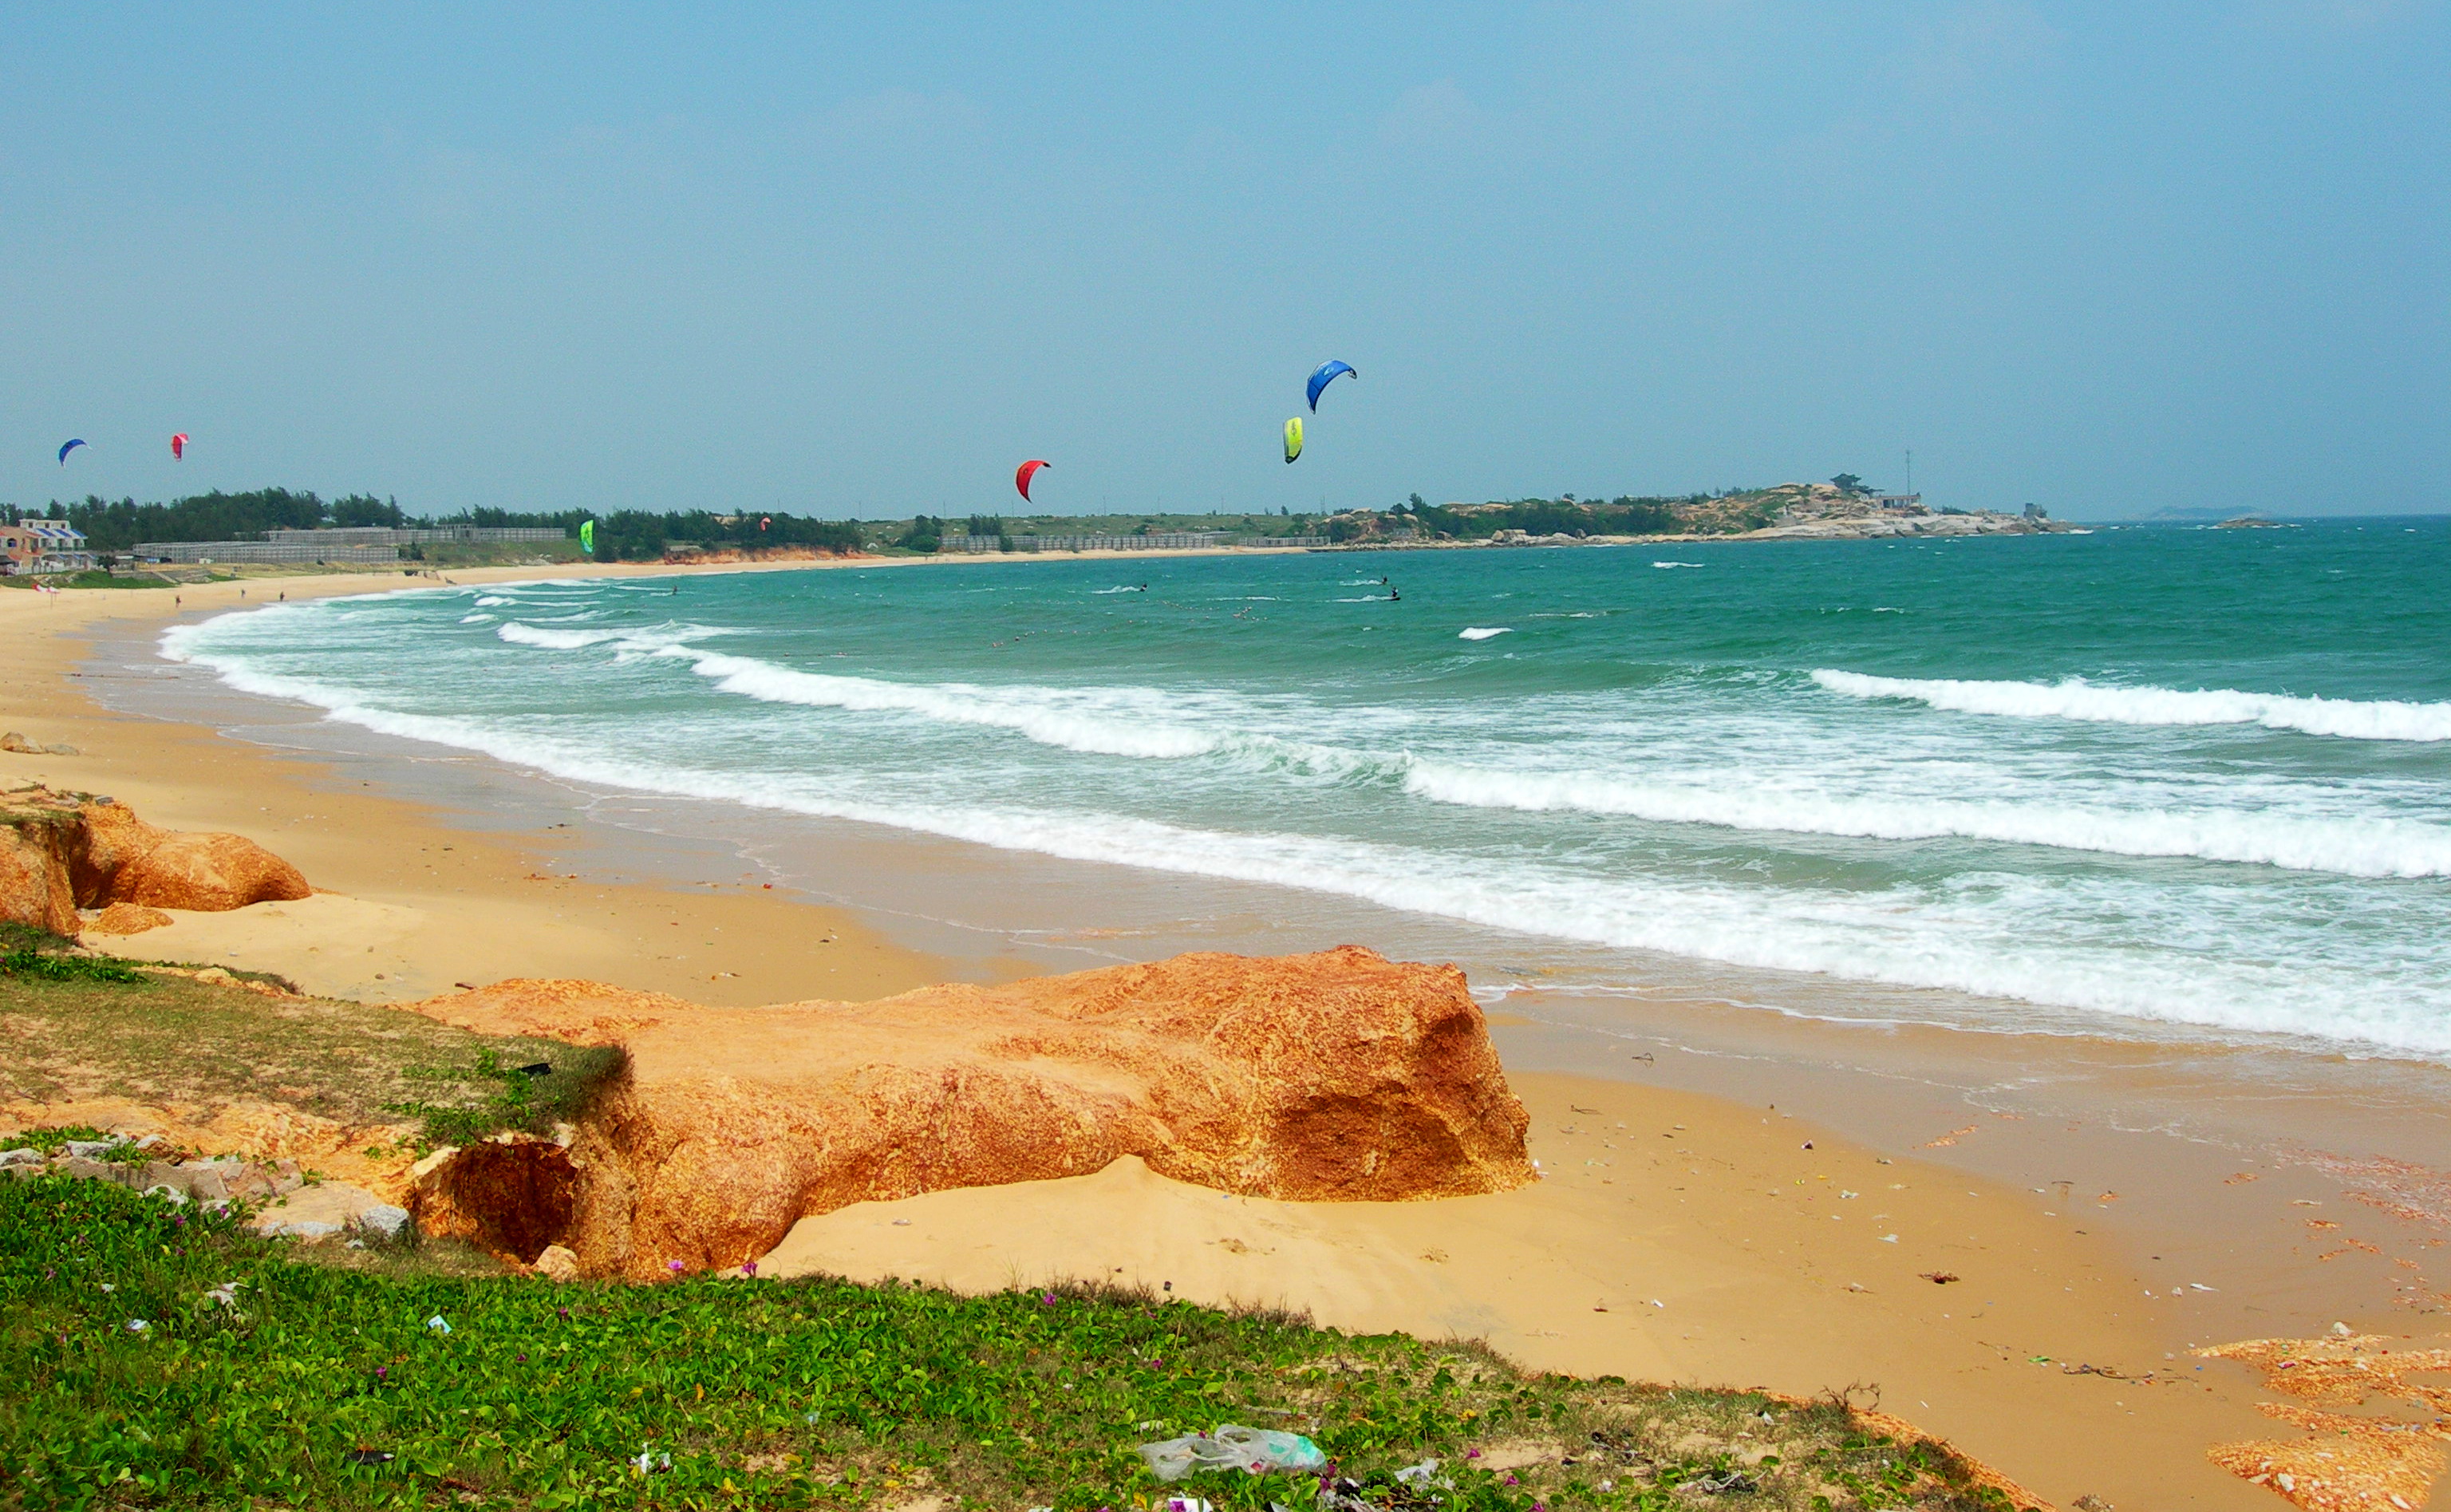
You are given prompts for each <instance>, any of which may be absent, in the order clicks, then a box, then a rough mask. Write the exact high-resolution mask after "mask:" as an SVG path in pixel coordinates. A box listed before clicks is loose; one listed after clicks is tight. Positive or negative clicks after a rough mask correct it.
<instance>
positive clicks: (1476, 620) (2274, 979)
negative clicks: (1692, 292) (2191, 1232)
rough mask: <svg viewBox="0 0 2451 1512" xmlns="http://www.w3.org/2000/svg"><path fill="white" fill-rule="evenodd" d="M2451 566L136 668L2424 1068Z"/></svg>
mask: <svg viewBox="0 0 2451 1512" xmlns="http://www.w3.org/2000/svg"><path fill="white" fill-rule="evenodd" d="M1382 576H1383V577H1385V578H1388V579H1392V584H1382V582H1381V580H1380V579H1382ZM2446 583H2451V521H2445V520H2417V521H2407V520H2351V521H2339V522H2327V523H2322V524H2315V525H2308V526H2305V527H2303V528H2294V529H2284V530H2267V531H2213V530H2176V529H2127V530H2099V531H2096V532H2094V533H2092V534H2089V535H2079V536H2059V537H2048V538H2020V539H2010V540H1965V541H1928V542H1913V541H1906V542H1895V543H1891V542H1877V541H1863V542H1829V543H1794V544H1776V545H1763V544H1734V543H1731V544H1723V545H1691V544H1681V545H1676V546H1673V547H1659V546H1650V547H1642V546H1637V547H1607V548H1585V549H1570V550H1522V551H1468V552H1403V553H1371V554H1349V555H1348V554H1325V555H1304V556H1291V557H1265V558H1239V557H1223V556H1221V557H1194V558H1177V559H1167V560H1127V561H1114V560H1098V561H1079V560H1033V561H1026V562H1025V561H1012V562H1004V561H983V562H972V563H967V564H948V565H942V566H926V567H917V568H913V567H893V568H852V569H843V570H835V571H824V572H799V573H757V574H738V575H733V576H716V577H692V578H688V579H625V580H621V581H606V580H589V581H578V580H567V581H558V582H539V583H533V584H526V585H520V586H516V587H501V586H495V587H486V588H441V589H437V588H424V589H417V590H411V591H405V592H402V593H397V594H391V595H386V596H383V597H381V598H370V599H335V600H324V601H321V602H316V603H301V604H292V605H284V606H279V607H269V608H263V609H257V610H252V611H247V612H243V613H237V614H229V615H224V616H221V617H219V618H217V619H210V620H207V621H205V622H203V623H200V624H193V625H186V626H181V627H179V628H177V629H174V630H172V631H171V632H169V633H168V634H167V636H166V637H165V639H164V642H163V650H164V652H165V654H166V655H168V656H170V657H171V658H176V659H181V660H186V661H190V662H193V663H197V664H201V665H203V666H206V667H209V668H210V669H212V670H213V671H214V672H215V673H217V674H218V675H219V676H220V677H222V678H223V679H224V680H225V681H226V682H228V683H229V684H231V685H232V686H234V687H236V688H238V689H240V690H243V691H245V692H248V693H253V694H258V695H265V696H269V697H278V698H285V699H294V700H298V701H301V702H304V703H305V704H308V705H311V706H314V707H317V708H320V709H322V710H324V711H326V712H327V716H328V717H330V718H332V719H336V720H342V721H346V722H348V723H351V724H354V725H358V726H362V727H363V728H364V729H366V730H370V731H374V732H378V733H380V734H382V735H386V736H399V737H404V738H406V739H408V740H412V741H423V742H435V743H439V744H441V745H445V746H450V747H455V748H460V749H463V750H470V751H477V752H481V753H485V754H487V755H489V756H494V757H496V758H499V759H500V760H503V761H507V762H511V763H516V764H518V765H520V766H523V767H526V768H530V769H533V770H537V771H539V772H543V773H548V774H551V775H554V776H558V777H560V778H564V779H568V780H572V781H577V782H580V783H586V784H593V785H598V786H602V787H608V788H614V789H626V790H631V791H636V792H643V793H653V794H664V795H691V796H696V797H699V798H705V799H712V800H716V801H719V802H724V803H729V804H737V805H743V806H747V807H748V808H752V809H759V810H768V811H785V812H789V813H794V814H799V815H814V816H817V817H820V818H838V819H853V820H859V821H864V822H867V823H872V824H880V825H886V826H891V827H895V828H899V829H902V830H907V831H913V832H920V833H924V834H928V835H938V836H947V837H951V838H954V839H959V840H964V841H971V842H975V843H978V844H983V845H989V846H995V847H1000V848H1003V849H1006V850H1010V851H1019V852H1034V853H1040V854H1046V855H1051V856H1059V857H1065V858H1068V859H1069V860H1072V861H1082V862H1110V863H1116V864H1120V865H1124V866H1129V867H1136V868H1151V869H1157V870H1160V871H1166V872H1173V873H1179V874H1190V875H1195V876H1208V877H1221V878H1232V879H1236V880H1238V881H1241V882H1245V883H1259V884H1265V885H1268V886H1272V887H1276V888H1281V889H1284V890H1285V892H1284V907H1285V908H1286V909H1287V910H1289V911H1298V910H1301V909H1303V908H1305V907H1308V906H1313V905H1317V906H1326V904H1327V900H1330V899H1337V898H1342V899H1360V900H1366V901H1367V902H1369V903H1373V904H1377V905H1381V906H1383V907H1388V908H1395V909H1399V910H1404V911H1407V912H1409V913H1413V914H1416V915H1419V916H1421V917H1422V918H1425V919H1428V920H1438V919H1446V920H1454V921H1459V922H1461V923H1468V924H1469V925H1471V926H1473V927H1474V928H1475V929H1476V930H1477V931H1484V932H1497V933H1499V934H1500V935H1501V936H1503V937H1507V938H1510V939H1513V940H1515V941H1517V942H1518V949H1517V953H1518V954H1519V955H1521V956H1524V957H1526V958H1533V959H1537V958H1539V954H1540V952H1542V951H1544V950H1549V951H1553V952H1559V954H1560V958H1564V957H1565V956H1566V955H1569V954H1570V955H1571V958H1572V959H1573V961H1574V962H1575V969H1576V971H1577V972H1578V973H1579V974H1580V975H1581V976H1582V977H1584V978H1586V979H1589V980H1590V981H1591V982H1592V984H1593V985H1595V986H1598V987H1600V988H1603V989H1605V988H1606V987H1607V985H1608V982H1609V979H1610V977H1611V974H1612V972H1614V973H1616V975H1617V976H1618V978H1619V979H1621V980H1622V981H1624V982H1627V983H1633V982H1637V981H1638V980H1639V979H1640V978H1641V976H1642V973H1643V972H1644V971H1645V970H1646V965H1645V963H1646V962H1656V961H1657V959H1658V957H1659V956H1660V955H1661V954H1663V953H1664V954H1667V955H1674V956H1687V957H1693V958H1696V959H1697V960H1701V961H1708V962H1716V963H1723V964H1724V965H1726V966H1729V967H1733V968H1743V969H1749V970H1754V971H1760V972H1801V973H1821V974H1822V975H1824V976H1825V977H1833V978H1840V979H1844V980H1846V981H1848V982H1851V983H1858V984H1886V985H1887V986H1890V987H1893V988H1896V989H1900V990H1925V989H1937V990H1942V991H1943V992H1947V993H1950V994H1953V995H1955V996H1956V997H1958V998H1961V999H1963V1000H1966V1001H1970V1002H1978V1003H1980V1004H1981V1005H1983V1011H1984V1012H1985V1013H1987V1014H1988V1015H1990V1022H1993V1023H1995V1024H2003V1023H2005V1024H2008V1025H2010V1026H2013V1025H2015V1024H2017V1023H2018V1022H2020V1020H2021V1017H2025V1018H2030V1019H2031V1020H2032V1021H2033V1022H2035V1023H2037V1024H2042V1023H2046V1022H2048V1023H2049V1024H2050V1025H2052V1026H2054V1027H2058V1028H2066V1027H2068V1026H2069V1025H2070V1024H2076V1025H2079V1026H2094V1027H2099V1028H2100V1029H2103V1030H2105V1031H2112V1032H2124V1033H2138V1032H2145V1033H2149V1032H2152V1031H2153V1027H2154V1026H2181V1025H2184V1026H2192V1027H2193V1031H2195V1032H2203V1031H2211V1032H2213V1033H2215V1034H2233V1035H2237V1036H2240V1037H2255V1038H2257V1039H2259V1040H2261V1039H2262V1038H2263V1037H2264V1036H2268V1035H2274V1034H2279V1035H2286V1036H2295V1037H2298V1038H2300V1039H2303V1040H2304V1041H2305V1042H2307V1043H2308V1045H2309V1047H2310V1048H2313V1049H2319V1050H2343V1049H2344V1050H2348V1051H2353V1052H2361V1053H2364V1052H2377V1051H2380V1052H2385V1053H2397V1054H2402V1055H2411V1056H2416V1057H2420V1058H2423V1059H2429V1060H2438V1061H2440V1060H2451V605H2446V602H2445V596H2444V593H2443V587H2444V585H2445V584H2446ZM676 589H677V591H675V590H676ZM1306 898H1307V899H1309V900H1312V901H1311V902H1310V903H1306V902H1305V901H1304V900H1305V899H1306Z"/></svg>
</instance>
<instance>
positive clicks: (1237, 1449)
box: [1140, 1423, 1327, 1506]
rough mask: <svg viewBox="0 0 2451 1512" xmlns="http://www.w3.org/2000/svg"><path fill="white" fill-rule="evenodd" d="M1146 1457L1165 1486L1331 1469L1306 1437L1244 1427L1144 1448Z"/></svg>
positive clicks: (1227, 1427) (1220, 1429)
mask: <svg viewBox="0 0 2451 1512" xmlns="http://www.w3.org/2000/svg"><path fill="white" fill-rule="evenodd" d="M1140 1454H1141V1458H1142V1459H1143V1460H1145V1461H1147V1462H1148V1467H1149V1473H1150V1474H1152V1475H1154V1476H1156V1477H1157V1478H1158V1479H1159V1480H1161V1481H1180V1480H1182V1479H1183V1478H1184V1477H1185V1476H1186V1475H1189V1474H1190V1473H1191V1472H1192V1471H1194V1470H1244V1471H1248V1472H1250V1473H1251V1474H1254V1475H1257V1474H1260V1473H1263V1472H1265V1471H1268V1470H1324V1469H1325V1468H1326V1467H1327V1456H1326V1455H1325V1454H1324V1453H1322V1452H1321V1451H1320V1447H1319V1445H1318V1444H1316V1443H1311V1442H1310V1440H1308V1439H1306V1438H1304V1437H1303V1436H1302V1435H1301V1434H1299V1433H1284V1432H1279V1431H1277V1430H1275V1429H1272V1428H1249V1427H1245V1426H1244V1425H1243V1424H1239V1423H1225V1424H1219V1425H1218V1426H1217V1428H1216V1430H1215V1431H1214V1432H1210V1433H1187V1434H1185V1435H1184V1436H1183V1437H1182V1438H1179V1439H1164V1440H1160V1441H1159V1442H1157V1443H1144V1444H1142V1445H1141V1446H1140ZM1203 1505H1204V1506H1205V1505H1206V1503H1203Z"/></svg>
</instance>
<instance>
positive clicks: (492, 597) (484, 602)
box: [477, 594, 510, 609]
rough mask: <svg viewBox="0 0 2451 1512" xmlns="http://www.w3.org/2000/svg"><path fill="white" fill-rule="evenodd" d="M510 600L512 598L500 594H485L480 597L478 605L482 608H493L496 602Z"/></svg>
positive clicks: (501, 602) (504, 602) (502, 602)
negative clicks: (505, 597)
mask: <svg viewBox="0 0 2451 1512" xmlns="http://www.w3.org/2000/svg"><path fill="white" fill-rule="evenodd" d="M509 602H510V600H509V599H504V598H502V597H501V596H500V595H499V594H483V595H480V597H479V598H478V599H477V607H478V608H480V609H491V608H493V607H494V606H495V605H496V604H506V603H509Z"/></svg>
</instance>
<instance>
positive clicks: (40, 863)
mask: <svg viewBox="0 0 2451 1512" xmlns="http://www.w3.org/2000/svg"><path fill="white" fill-rule="evenodd" d="M48 796H49V795H48V794H39V793H38V795H36V796H32V797H29V795H26V794H22V793H18V794H10V795H9V796H8V798H7V800H6V807H5V808H0V919H6V920H8V921H9V922H10V923H11V924H27V925H31V926H32V927H33V928H35V929H38V930H49V931H50V932H51V933H54V934H74V933H76V930H77V898H76V892H75V890H74V888H72V887H71V886H70V885H69V858H70V857H71V856H72V855H73V854H75V853H76V849H77V840H78V834H77V832H78V826H77V823H76V815H75V811H74V810H71V809H66V808H63V807H61V806H59V805H56V804H49V803H45V802H43V801H41V799H42V798H45V797H48Z"/></svg>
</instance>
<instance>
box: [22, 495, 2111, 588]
mask: <svg viewBox="0 0 2451 1512" xmlns="http://www.w3.org/2000/svg"><path fill="white" fill-rule="evenodd" d="M10 513H12V514H13V513H15V512H13V511H12V512H10ZM583 525H591V526H592V530H591V531H590V532H589V543H588V544H587V545H582V543H581V527H582V526H583ZM2070 528H2071V527H2070V526H2069V525H2067V524H2065V523H2063V522H2061V521H2058V520H2052V519H2051V518H2050V517H2049V513H2048V512H2047V511H2045V510H2043V509H2040V508H2038V507H2036V506H2034V505H2031V504H2029V505H2027V506H2026V508H2025V510H2024V511H2023V512H2022V513H2019V514H2013V515H2012V514H2006V513H2002V512H1999V511H1995V510H1964V509H1949V508H1942V509H1934V508H1932V507H1931V506H1929V505H1927V504H1926V503H1925V502H1924V501H1923V497H1922V496H1921V495H1920V494H1884V493H1879V492H1876V491H1874V490H1873V489H1871V488H1868V487H1866V486H1865V485H1864V484H1863V483H1862V481H1860V480H1858V479H1856V478H1854V477H1853V476H1852V475H1849V474H1841V475H1839V476H1838V477H1836V478H1834V479H1833V480H1831V481H1828V482H1822V483H1781V484H1778V485H1777V486H1775V487H1771V488H1756V489H1742V490H1733V491H1730V492H1727V493H1722V494H1692V495H1688V496H1686V497H1683V498H1678V499H1667V498H1633V497H1620V498H1617V499H1610V500H1597V499H1578V498H1577V497H1575V496H1574V495H1572V494H1565V495H1560V496H1559V497H1558V498H1556V499H1522V500H1508V501H1488V502H1484V503H1477V504H1468V503H1444V504H1433V503H1430V502H1428V501H1425V500H1423V499H1422V496H1421V495H1419V494H1415V495H1413V496H1412V497H1411V498H1410V499H1408V500H1406V501H1402V502H1401V503H1398V504H1396V505H1394V506H1393V507H1391V508H1388V509H1384V510H1374V509H1352V510H1343V511H1336V512H1331V513H1321V514H1293V513H1291V512H1286V513H1281V514H1276V515H1265V514H1242V515H1230V514H1207V515H1184V514H1162V513H1151V514H1113V515H1090V516H1037V517H1032V518H1029V519H1015V518H1008V517H1005V516H1001V515H972V516H970V517H969V518H967V519H962V520H954V519H939V518H936V517H933V516H930V515H917V516H911V517H906V518H902V519H897V520H817V519H812V518H809V517H806V516H797V515H793V514H790V513H787V512H784V511H781V510H776V511H773V512H767V513H757V514H745V513H744V514H716V513H714V512H712V511H706V510H696V511H689V512H683V513H671V514H650V513H647V512H644V511H637V510H618V511H614V512H611V513H608V514H602V515H598V514H596V513H593V512H591V511H587V510H563V511H559V512H555V513H551V514H519V513H513V512H511V511H507V510H500V509H475V510H470V511H467V512H465V513H463V514H461V515H458V516H454V517H449V518H444V519H439V520H438V519H431V518H423V517H416V516H411V515H409V514H407V513H406V512H405V511H403V510H402V508H401V507H400V505H399V503H398V502H397V501H393V500H384V499H376V498H373V497H371V496H368V495H363V494H355V495H349V496H346V497H343V498H340V499H334V500H329V501H326V500H324V499H322V498H319V497H318V496H317V495H315V494H312V493H293V492H291V491H289V490H287V489H281V488H266V489H260V490H257V491H255V492H252V493H245V494H225V493H219V492H216V493H210V494H202V495H197V496H194V497H191V498H186V499H180V500H176V501H172V502H170V503H167V504H158V503H156V504H139V503H137V502H136V501H133V500H122V501H117V502H111V501H106V500H102V499H98V498H88V499H87V500H85V501H81V502H77V503H70V504H61V503H58V502H54V503H52V504H51V505H50V506H49V510H48V511H47V512H46V513H45V514H44V515H42V516H40V517H35V516H21V517H19V518H18V519H17V520H16V521H15V523H13V524H7V523H0V572H5V573H6V574H7V575H8V576H10V577H15V578H21V579H22V578H29V577H35V578H56V579H67V580H68V581H69V582H70V583H72V582H74V581H75V580H76V579H80V578H88V577H90V578H92V579H95V580H97V581H107V580H109V579H122V580H125V579H141V578H147V577H155V578H160V577H166V576H167V577H170V578H173V579H175V578H178V577H180V576H183V574H182V573H181V572H180V571H179V569H202V568H212V567H232V566H238V565H241V564H267V565H292V566H317V567H333V566H340V567H360V568H379V567H386V566H399V565H400V564H402V563H422V564H424V565H425V566H427V567H429V568H441V567H473V566H499V565H515V564H549V563H552V562H556V561H578V560H604V561H632V562H657V561H664V562H708V561H723V560H756V559H763V558H780V559H789V558H793V557H811V556H853V555H868V556H878V557H927V556H980V555H986V554H990V553H993V554H1022V555H1033V554H1046V553H1079V552H1096V551H1167V552H1180V551H1230V550H1251V549H1261V550H1302V549H1309V550H1367V549H1374V548H1375V549H1385V548H1393V547H1408V548H1424V547H1508V546H1568V545H1608V544H1623V543H1633V542H1655V541H1656V542H1666V541H1694V540H1873V539H1882V538H1895V537H1926V536H1930V537H1962V536H2019V535H2039V534H2046V533H2050V532H2057V531H2066V530H2069V529H2070ZM591 548H592V549H591ZM411 570H414V569H411Z"/></svg>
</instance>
